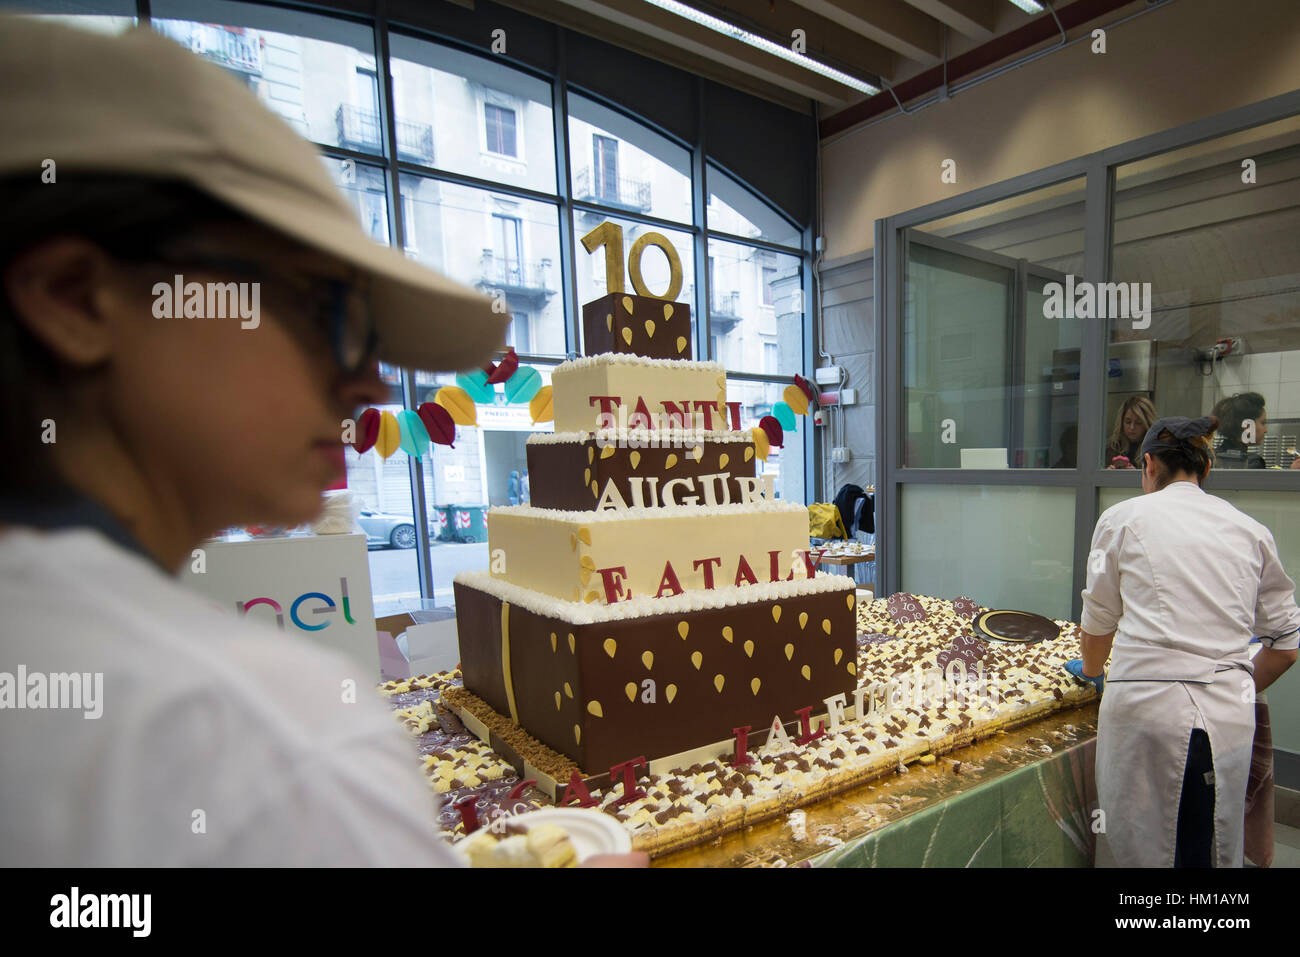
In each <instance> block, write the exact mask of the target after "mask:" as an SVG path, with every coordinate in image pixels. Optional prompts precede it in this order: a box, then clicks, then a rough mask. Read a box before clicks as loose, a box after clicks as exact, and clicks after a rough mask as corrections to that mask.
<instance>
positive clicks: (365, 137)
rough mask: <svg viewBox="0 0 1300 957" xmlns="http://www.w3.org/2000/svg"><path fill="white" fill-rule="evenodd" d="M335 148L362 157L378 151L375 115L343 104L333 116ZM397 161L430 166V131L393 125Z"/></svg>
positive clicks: (417, 125)
mask: <svg viewBox="0 0 1300 957" xmlns="http://www.w3.org/2000/svg"><path fill="white" fill-rule="evenodd" d="M334 123H335V125H336V126H337V127H338V134H339V145H340V146H345V147H347V148H348V149H354V150H361V151H362V152H366V153H378V152H381V151H382V146H383V144H382V141H381V138H380V135H379V115H378V114H377V113H372V112H371V111H370V110H361V109H357V107H355V106H349V105H348V104H346V103H344V104H341V105H340V106H339V108H338V111H337V112H336V113H335V114H334ZM397 158H398V159H402V160H406V161H407V162H410V163H420V164H422V165H424V166H432V165H433V127H432V126H429V125H428V124H427V123H405V122H403V121H401V120H398V121H397Z"/></svg>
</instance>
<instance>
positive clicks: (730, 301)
mask: <svg viewBox="0 0 1300 957" xmlns="http://www.w3.org/2000/svg"><path fill="white" fill-rule="evenodd" d="M709 318H710V319H711V320H712V322H713V324H714V325H718V324H726V323H733V324H734V323H737V322H739V321H740V320H741V318H742V317H741V315H740V292H739V290H731V291H728V292H722V291H720V290H717V289H712V290H710V291H709Z"/></svg>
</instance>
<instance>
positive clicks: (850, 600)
mask: <svg viewBox="0 0 1300 957" xmlns="http://www.w3.org/2000/svg"><path fill="white" fill-rule="evenodd" d="M854 597H855V596H854V595H852V594H848V595H845V596H844V600H845V603H846V604H847V605H848V606H849V609H850V610H852V608H853V599H854Z"/></svg>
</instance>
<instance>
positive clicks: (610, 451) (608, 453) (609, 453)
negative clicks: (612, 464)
mask: <svg viewBox="0 0 1300 957" xmlns="http://www.w3.org/2000/svg"><path fill="white" fill-rule="evenodd" d="M615 448H616V447H615V445H614V444H613V443H612V442H611V443H610V444H609V445H607V446H605V447H604V448H603V449H601V450H600V457H601V458H602V459H608V458H613V456H614V452H615Z"/></svg>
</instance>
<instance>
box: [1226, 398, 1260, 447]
mask: <svg viewBox="0 0 1300 957" xmlns="http://www.w3.org/2000/svg"><path fill="white" fill-rule="evenodd" d="M1214 414H1215V416H1216V417H1217V418H1218V420H1219V422H1220V423H1222V425H1223V428H1224V429H1226V430H1227V431H1222V430H1220V432H1219V434H1220V435H1221V436H1222V437H1223V444H1222V445H1220V446H1219V448H1220V450H1223V449H1229V450H1236V451H1243V450H1244V449H1245V448H1246V444H1245V443H1244V442H1242V441H1241V428H1242V426H1241V424H1242V422H1244V421H1246V420H1247V419H1250V420H1251V421H1252V422H1253V421H1255V420H1256V419H1258V418H1259V417H1260V416H1261V415H1263V414H1264V397H1263V396H1262V395H1260V394H1259V393H1258V392H1238V393H1237V394H1236V395H1230V396H1228V397H1227V398H1226V399H1223V400H1221V401H1220V402H1219V404H1218V405H1216V406H1215V407H1214Z"/></svg>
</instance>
